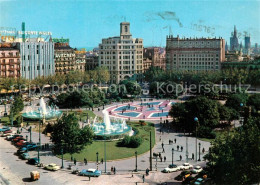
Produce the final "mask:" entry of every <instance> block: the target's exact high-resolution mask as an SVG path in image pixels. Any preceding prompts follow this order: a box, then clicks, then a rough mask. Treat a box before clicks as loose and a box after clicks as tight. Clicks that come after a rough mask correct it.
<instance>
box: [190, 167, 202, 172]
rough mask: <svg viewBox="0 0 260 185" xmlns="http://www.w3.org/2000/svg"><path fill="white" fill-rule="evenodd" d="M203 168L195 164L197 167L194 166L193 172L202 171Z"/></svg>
mask: <svg viewBox="0 0 260 185" xmlns="http://www.w3.org/2000/svg"><path fill="white" fill-rule="evenodd" d="M202 170H203V169H202V168H201V166H195V168H193V170H191V172H192V173H199V172H201V171H202Z"/></svg>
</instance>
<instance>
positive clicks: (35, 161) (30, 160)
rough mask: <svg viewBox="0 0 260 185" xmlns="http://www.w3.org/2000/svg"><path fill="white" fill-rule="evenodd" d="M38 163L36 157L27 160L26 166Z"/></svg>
mask: <svg viewBox="0 0 260 185" xmlns="http://www.w3.org/2000/svg"><path fill="white" fill-rule="evenodd" d="M38 163H39V160H38V158H36V157H35V158H30V159H28V164H32V165H36V164H38Z"/></svg>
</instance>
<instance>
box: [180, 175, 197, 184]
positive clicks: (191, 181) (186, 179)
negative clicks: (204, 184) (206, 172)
mask: <svg viewBox="0 0 260 185" xmlns="http://www.w3.org/2000/svg"><path fill="white" fill-rule="evenodd" d="M194 180H195V177H192V176H188V177H187V178H184V180H183V181H182V183H181V184H182V185H190V184H192V183H193V182H194Z"/></svg>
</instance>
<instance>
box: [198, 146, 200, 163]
mask: <svg viewBox="0 0 260 185" xmlns="http://www.w3.org/2000/svg"><path fill="white" fill-rule="evenodd" d="M198 161H200V143H199V160H198Z"/></svg>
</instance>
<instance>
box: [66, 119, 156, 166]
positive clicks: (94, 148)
mask: <svg viewBox="0 0 260 185" xmlns="http://www.w3.org/2000/svg"><path fill="white" fill-rule="evenodd" d="M128 124H129V123H128ZM129 125H130V126H131V127H133V128H136V129H138V130H139V133H138V134H137V135H138V136H140V137H142V138H143V139H144V141H143V143H142V144H141V145H140V146H139V147H138V148H127V147H117V146H116V145H117V142H118V141H107V142H106V154H107V155H106V157H107V160H115V159H123V158H128V157H132V156H134V155H135V154H134V153H135V151H137V153H138V155H139V154H143V153H145V152H147V151H148V150H149V149H150V141H149V140H150V131H152V146H154V144H155V129H154V125H153V124H152V123H149V124H148V125H146V126H140V125H139V124H138V123H137V122H131V123H130V124H129ZM96 152H98V153H99V160H101V158H103V159H104V142H103V141H94V142H93V143H92V144H91V145H88V146H86V147H85V148H84V149H83V150H82V151H81V152H80V153H75V154H73V157H75V158H76V160H77V161H83V160H84V158H87V160H88V161H96ZM70 158H71V156H70V154H68V153H67V154H64V159H67V160H70Z"/></svg>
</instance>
